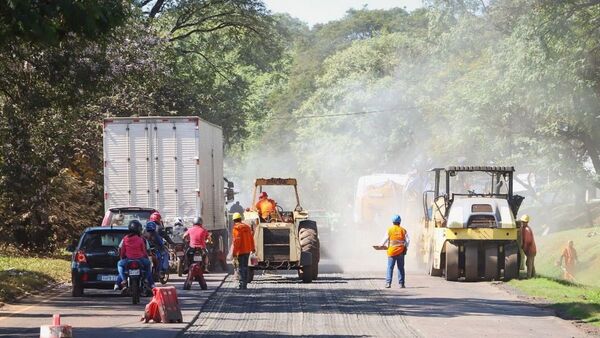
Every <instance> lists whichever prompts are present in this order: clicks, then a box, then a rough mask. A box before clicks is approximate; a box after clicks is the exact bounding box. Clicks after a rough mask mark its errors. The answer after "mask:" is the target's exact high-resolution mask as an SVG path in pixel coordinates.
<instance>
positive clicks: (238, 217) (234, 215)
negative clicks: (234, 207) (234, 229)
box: [231, 212, 242, 221]
mask: <svg viewBox="0 0 600 338" xmlns="http://www.w3.org/2000/svg"><path fill="white" fill-rule="evenodd" d="M231 219H233V220H234V221H235V220H236V219H239V220H242V214H240V213H239V212H236V213H235V214H233V216H231Z"/></svg>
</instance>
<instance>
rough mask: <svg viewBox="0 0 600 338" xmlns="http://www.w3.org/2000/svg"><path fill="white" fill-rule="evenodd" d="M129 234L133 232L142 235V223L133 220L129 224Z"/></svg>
mask: <svg viewBox="0 0 600 338" xmlns="http://www.w3.org/2000/svg"><path fill="white" fill-rule="evenodd" d="M128 228H129V232H132V233H134V234H138V235H139V234H141V233H142V223H140V221H138V220H137V219H134V220H131V221H130V222H129V226H128Z"/></svg>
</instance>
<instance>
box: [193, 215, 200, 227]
mask: <svg viewBox="0 0 600 338" xmlns="http://www.w3.org/2000/svg"><path fill="white" fill-rule="evenodd" d="M202 223H203V222H202V217H200V216H198V217H195V218H194V221H193V222H192V224H194V225H198V224H200V225H202Z"/></svg>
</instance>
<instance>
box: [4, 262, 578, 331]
mask: <svg viewBox="0 0 600 338" xmlns="http://www.w3.org/2000/svg"><path fill="white" fill-rule="evenodd" d="M225 277H226V276H225V275H224V274H215V275H208V280H209V290H207V291H202V290H200V289H199V288H198V286H197V285H195V286H194V288H193V289H192V290H190V291H183V290H181V280H177V281H175V282H174V283H172V284H173V285H175V286H176V287H177V290H178V295H179V299H180V302H181V304H182V312H183V316H184V323H182V324H143V323H141V322H140V321H139V318H140V317H141V315H142V313H143V310H144V305H145V303H147V301H148V300H149V298H145V299H143V301H142V303H143V304H140V305H131V300H130V298H128V297H120V296H116V295H115V294H114V293H113V292H112V291H101V290H95V291H92V290H90V291H89V292H88V291H87V290H86V295H85V296H84V297H82V298H72V297H71V296H70V294H69V289H68V287H62V288H59V289H57V290H53V291H52V292H50V293H49V294H47V295H46V297H32V298H28V299H26V300H24V301H22V302H21V303H20V304H19V305H9V306H5V307H3V308H1V309H0V337H38V336H39V327H40V325H47V324H49V323H50V322H51V317H52V314H53V313H61V314H62V319H63V323H64V324H69V325H72V326H73V328H74V329H73V333H74V335H75V337H144V338H154V337H161V338H162V337H185V338H192V337H197V336H207V337H211V336H214V337H217V336H218V337H222V336H225V337H228V336H231V337H286V336H311V337H586V334H585V333H584V332H583V331H580V330H579V329H578V328H576V327H575V326H574V325H573V324H572V323H570V322H568V321H565V320H561V319H559V318H557V317H554V316H553V313H552V312H551V311H549V310H546V309H543V308H540V307H537V306H534V305H531V304H529V303H527V302H525V301H523V300H521V299H519V298H518V297H517V296H515V295H512V294H510V293H508V292H507V291H505V290H504V289H502V288H499V287H497V286H495V285H493V284H491V283H484V282H481V283H451V282H446V281H445V280H443V279H442V278H434V277H429V276H425V275H422V274H411V273H409V276H408V278H407V288H406V289H400V288H399V287H398V285H396V284H394V285H393V286H392V288H391V289H385V288H383V284H384V281H383V278H382V277H381V272H379V273H327V274H323V275H321V276H320V278H319V280H317V281H315V282H313V283H310V284H303V283H300V282H299V281H298V279H297V276H296V274H295V273H277V274H265V275H257V276H256V280H255V281H254V282H253V283H251V284H250V285H249V289H248V290H238V289H237V284H236V283H235V281H234V280H233V277H231V276H230V277H227V278H226V279H225ZM219 286H220V288H219V289H218V291H215V290H216V289H217V288H218V287H219ZM201 309H202V312H200V310H201ZM196 316H197V317H196ZM188 325H189V327H188ZM186 328H187V330H186V331H185V332H182V330H184V329H186Z"/></svg>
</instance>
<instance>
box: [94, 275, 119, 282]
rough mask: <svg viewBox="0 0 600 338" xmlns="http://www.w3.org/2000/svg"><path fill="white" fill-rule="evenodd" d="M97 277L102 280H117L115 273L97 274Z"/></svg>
mask: <svg viewBox="0 0 600 338" xmlns="http://www.w3.org/2000/svg"><path fill="white" fill-rule="evenodd" d="M98 279H99V280H101V281H103V282H115V281H116V280H117V276H116V275H98Z"/></svg>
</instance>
